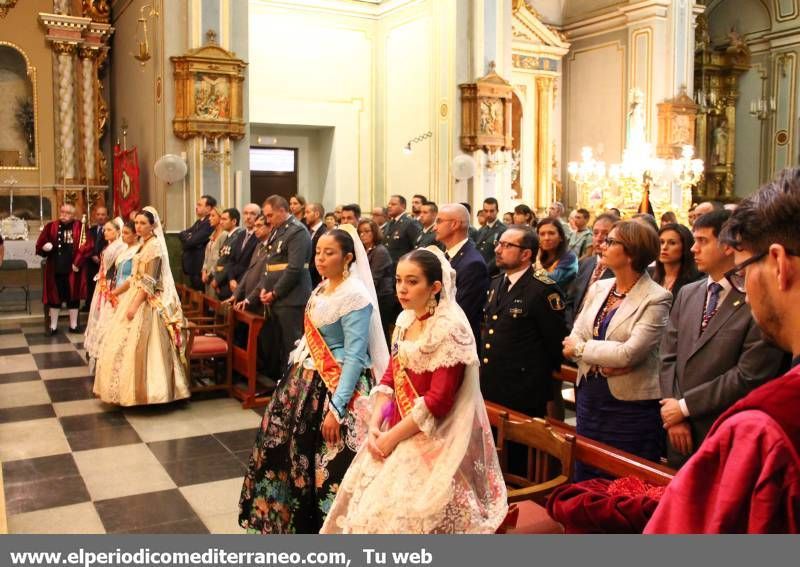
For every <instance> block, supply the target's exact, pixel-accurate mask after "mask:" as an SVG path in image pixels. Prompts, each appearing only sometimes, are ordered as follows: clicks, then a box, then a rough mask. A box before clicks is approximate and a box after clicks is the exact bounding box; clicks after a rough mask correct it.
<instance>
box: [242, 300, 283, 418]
mask: <svg viewBox="0 0 800 567" xmlns="http://www.w3.org/2000/svg"><path fill="white" fill-rule="evenodd" d="M233 322H234V323H233V324H234V327H235V326H237V325H244V326H245V327H246V328H247V340H246V343H245V346H244V347H240V346H237V345H233V369H234V370H236V372H238V373H239V374H241V375H242V376H244V377H245V379H246V380H247V386H246V387H245V388H240V387H238V386H234V387H233V391H232V393H233V395H234V397H236V398H237V399H239V400H241V402H242V407H243V408H253V407H256V406H263V405H266V404H268V403H269V400H270V396H269V395H265V394H264V393H263V392H261V391H259V386H258V384H259V383H258V361H257V359H258V336H259V335H260V334H261V329H262V327H263V326H264V324H265V323H266V321H265V319H264V317H262V316H260V315H255V314H253V313H249V312H247V311H235V310H234V313H233ZM273 324H274V323H273Z"/></svg>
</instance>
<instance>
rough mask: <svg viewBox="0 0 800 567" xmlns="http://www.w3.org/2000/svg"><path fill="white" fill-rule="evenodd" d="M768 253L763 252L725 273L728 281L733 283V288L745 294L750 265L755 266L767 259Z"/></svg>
mask: <svg viewBox="0 0 800 567" xmlns="http://www.w3.org/2000/svg"><path fill="white" fill-rule="evenodd" d="M766 256H767V252H762V253H761V254H756V255H755V256H750V257H749V258H748V259H747V260H745V261H744V262H742V263H741V264H737V265H735V266H734V267H733V268H731V269H730V270H728V271H727V272H725V277H726V278H728V281H729V282H731V285H732V286H733V288H734V289H735V290H737V291H739V292H741V293H745V287H744V282H745V276H746V275H747V266H749V265H750V264H755V263H756V262H759V261H761V260H763V259H764V258H766Z"/></svg>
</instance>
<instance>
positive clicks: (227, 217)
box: [210, 209, 243, 301]
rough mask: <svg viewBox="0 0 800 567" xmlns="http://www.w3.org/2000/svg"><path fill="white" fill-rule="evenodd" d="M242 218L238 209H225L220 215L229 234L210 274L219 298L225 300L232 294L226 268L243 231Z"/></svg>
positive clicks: (224, 228)
mask: <svg viewBox="0 0 800 567" xmlns="http://www.w3.org/2000/svg"><path fill="white" fill-rule="evenodd" d="M241 220H242V219H241V216H240V215H239V211H238V209H225V210H224V211H222V214H221V215H220V216H219V225H220V226H221V227H222V230H223V232H225V233H227V236H226V237H225V240H224V241H223V242H222V244H221V245H220V247H219V258H217V263H216V264H215V265H214V270H213V272H212V273H211V275H210V277H211V281H210V283H211V287H213V288H214V290H215V291H216V292H217V296H218V297H219V299H221V300H223V301H224V300H226V299H228V298H229V297H230V296H231V294H230V288H229V287H228V276H227V273H226V270H227V267H228V263H229V262H230V257H231V251H232V250H233V248H234V247H235V246H236V243H237V241H238V239H239V235H240V234H241V233H242V232H243V229H242V227H241V226H239V225H240V223H241Z"/></svg>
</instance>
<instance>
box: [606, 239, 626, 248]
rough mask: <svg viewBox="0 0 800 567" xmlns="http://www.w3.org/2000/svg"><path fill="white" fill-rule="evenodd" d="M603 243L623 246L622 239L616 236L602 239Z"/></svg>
mask: <svg viewBox="0 0 800 567" xmlns="http://www.w3.org/2000/svg"><path fill="white" fill-rule="evenodd" d="M603 244H605V245H606V246H614V245H615V244H619V245H620V246H625V244H623V242H622V240H618V239H616V238H606V239H605V240H603Z"/></svg>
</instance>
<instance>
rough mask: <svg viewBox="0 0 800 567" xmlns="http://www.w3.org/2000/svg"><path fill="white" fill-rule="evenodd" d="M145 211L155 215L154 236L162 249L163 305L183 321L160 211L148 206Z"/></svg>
mask: <svg viewBox="0 0 800 567" xmlns="http://www.w3.org/2000/svg"><path fill="white" fill-rule="evenodd" d="M142 210H144V211H148V212H149V213H151V214H152V215H153V218H155V220H156V222H155V225H154V226H153V234H155V235H156V237H157V239H156V240H157V241H158V245H159V246H160V247H161V286H162V288H163V291H162V292H161V304H162V305H163V306H164V307H165V308H166V309H167V312H168V313H170V314H180V318H181V319H183V310H182V309H181V299H180V296H179V295H178V290H177V289H175V280H174V279H173V278H172V268H170V266H169V250H168V249H167V240H166V239H165V238H164V228H163V227H162V225H161V217H159V216H158V211H156V209H155V208H154V207H151V206H147V207H145V208H144V209H142Z"/></svg>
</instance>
